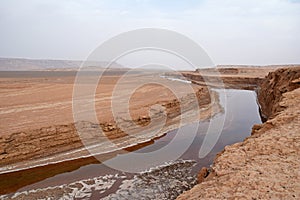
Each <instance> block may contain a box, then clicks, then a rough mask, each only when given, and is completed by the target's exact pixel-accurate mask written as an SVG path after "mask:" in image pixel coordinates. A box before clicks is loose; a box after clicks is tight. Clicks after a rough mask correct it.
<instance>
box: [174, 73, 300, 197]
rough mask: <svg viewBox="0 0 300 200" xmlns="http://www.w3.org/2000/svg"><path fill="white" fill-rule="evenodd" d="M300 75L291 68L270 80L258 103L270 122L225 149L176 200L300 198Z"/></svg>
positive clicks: (257, 126) (271, 76)
mask: <svg viewBox="0 0 300 200" xmlns="http://www.w3.org/2000/svg"><path fill="white" fill-rule="evenodd" d="M299 75H300V71H299V68H290V69H280V70H277V71H275V72H274V73H270V74H269V75H268V76H267V77H266V79H265V80H264V81H263V83H262V84H261V85H260V87H261V89H260V91H259V103H260V104H261V105H262V111H263V113H265V115H266V116H268V117H269V118H268V121H266V122H265V123H264V124H261V125H255V126H254V127H253V130H252V135H251V136H250V137H248V138H247V139H245V140H244V141H243V142H240V143H236V144H233V145H230V146H226V147H225V149H224V150H223V152H221V153H219V154H218V156H217V157H216V158H215V161H214V164H213V166H212V167H211V169H210V170H208V169H202V170H201V171H200V173H199V177H198V181H199V182H201V183H200V184H198V185H196V186H195V187H194V188H193V189H191V190H190V191H187V192H185V193H183V194H182V195H180V196H179V197H178V199H299V198H300V185H299V182H300V174H299V169H300V163H299V160H300V134H299V130H300V84H299ZM208 172H209V173H208Z"/></svg>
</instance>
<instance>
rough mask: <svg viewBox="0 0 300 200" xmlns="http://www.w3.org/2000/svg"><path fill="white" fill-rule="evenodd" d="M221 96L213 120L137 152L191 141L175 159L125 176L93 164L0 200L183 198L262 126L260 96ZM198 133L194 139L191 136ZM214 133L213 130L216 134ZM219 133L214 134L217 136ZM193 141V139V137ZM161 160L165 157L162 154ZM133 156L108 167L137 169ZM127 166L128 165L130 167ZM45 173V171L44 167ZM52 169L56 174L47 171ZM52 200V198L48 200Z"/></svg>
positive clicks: (238, 92) (235, 92)
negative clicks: (217, 160)
mask: <svg viewBox="0 0 300 200" xmlns="http://www.w3.org/2000/svg"><path fill="white" fill-rule="evenodd" d="M216 91H217V92H218V93H219V95H220V104H221V105H222V107H223V108H224V112H221V113H219V114H217V115H216V116H214V117H213V118H212V119H210V120H206V121H200V122H198V123H195V124H190V125H186V126H184V127H182V130H183V131H184V133H185V135H184V137H175V136H176V132H177V130H174V131H170V132H168V133H167V134H166V135H165V136H163V137H161V138H159V139H157V140H155V141H154V142H152V143H150V144H149V145H146V146H143V147H142V148H137V150H134V151H133V153H140V154H141V153H147V152H152V151H155V150H158V149H161V148H162V147H165V146H167V145H169V146H170V142H171V141H172V143H174V144H175V145H173V146H172V145H171V146H170V147H169V149H168V150H169V151H168V153H169V154H170V155H172V152H176V150H177V149H178V148H179V147H180V146H178V145H180V144H181V143H182V142H183V140H192V141H193V142H192V143H191V145H190V146H189V148H188V150H187V151H185V152H183V153H182V156H181V157H180V158H179V159H177V160H175V161H169V162H166V163H164V164H163V165H159V166H156V165H155V164H154V165H153V166H152V167H151V168H150V169H148V170H146V171H143V172H140V173H127V172H121V171H118V170H114V169H110V168H109V167H107V166H105V165H104V164H102V163H97V162H96V163H95V162H92V163H90V164H86V165H83V166H81V167H79V168H77V169H74V170H70V171H68V172H63V173H60V174H57V175H54V176H52V177H49V178H46V179H44V180H40V181H38V182H35V183H30V184H28V185H27V186H24V187H22V188H20V189H19V190H18V191H17V192H16V193H12V194H9V195H4V196H1V197H0V198H3V199H5V198H17V199H18V198H25V199H26V198H28V199H30V198H31V197H32V198H39V197H41V198H42V197H44V196H45V195H47V196H49V197H52V198H53V199H57V198H59V197H60V198H61V199H74V198H77V199H86V198H88V199H99V198H103V199H174V198H176V197H177V196H178V195H179V194H180V193H182V192H183V191H185V190H188V189H190V188H191V187H192V186H194V185H195V184H196V175H197V172H198V171H199V170H200V169H201V168H202V167H204V166H206V167H208V166H209V165H211V164H212V163H213V159H214V157H215V156H216V154H217V153H218V152H220V151H222V150H223V149H224V147H225V146H226V145H230V144H233V143H236V142H241V141H243V140H244V139H245V138H246V137H248V136H249V135H250V133H251V128H252V126H253V125H254V124H258V123H261V119H260V115H259V108H258V105H257V103H256V93H255V92H254V91H248V90H232V89H226V90H216ZM221 119H224V120H225V121H224V126H222V129H221V132H220V135H219V136H218V133H210V134H212V135H211V137H212V139H211V140H209V141H212V140H216V142H215V145H212V147H213V148H212V149H211V150H210V151H209V153H208V154H207V155H206V156H205V157H204V158H199V150H200V147H201V145H202V143H203V141H204V139H205V136H206V132H207V130H208V127H209V125H210V124H214V122H215V124H218V122H219V121H220V120H221ZM194 130H196V135H193V134H189V133H190V132H192V131H194ZM213 130H214V129H213ZM213 134H215V135H213ZM190 137H193V138H190ZM161 156H162V157H163V156H164V155H161ZM132 158H133V157H132V156H131V153H128V154H121V155H119V154H118V155H116V156H113V157H110V158H109V159H108V160H107V161H108V163H109V162H111V163H114V162H118V161H121V163H123V164H124V165H129V166H131V167H133V168H137V169H138V168H139V167H140V166H142V165H143V164H144V162H142V161H138V160H137V161H135V160H134V159H132ZM126 161H127V162H126ZM46 170H47V168H46ZM49 170H52V169H51V168H49ZM50 199H51V198H50Z"/></svg>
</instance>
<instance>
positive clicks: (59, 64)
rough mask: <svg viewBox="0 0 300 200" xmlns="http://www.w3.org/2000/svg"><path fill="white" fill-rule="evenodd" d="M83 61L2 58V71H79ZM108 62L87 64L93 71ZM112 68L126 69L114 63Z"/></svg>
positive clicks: (0, 67)
mask: <svg viewBox="0 0 300 200" xmlns="http://www.w3.org/2000/svg"><path fill="white" fill-rule="evenodd" d="M82 63H83V61H74V60H43V59H24V58H0V71H29V70H30V71H34V70H38V71H39V70H77V69H79V67H80V66H81V64H82ZM107 64H108V62H105V61H103V62H102V61H95V62H88V63H85V65H86V66H89V68H90V69H91V70H94V69H98V68H104V67H106V65H107ZM110 68H122V69H124V67H123V66H122V65H120V64H118V63H116V62H115V63H112V65H111V66H110Z"/></svg>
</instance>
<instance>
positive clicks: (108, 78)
mask: <svg viewBox="0 0 300 200" xmlns="http://www.w3.org/2000/svg"><path fill="white" fill-rule="evenodd" d="M120 77H121V76H120V75H112V74H111V73H110V75H105V76H102V78H101V80H100V82H99V85H98V87H97V90H96V96H95V110H96V115H97V117H98V120H99V122H98V123H95V122H93V123H91V122H88V121H87V122H83V121H80V122H76V124H77V127H75V125H74V119H73V113H72V93H73V86H74V75H70V76H67V75H64V76H57V75H55V76H53V75H49V76H46V77H44V76H43V77H35V76H32V77H30V76H29V77H25V78H24V77H23V76H21V77H2V78H1V79H0V94H1V96H0V117H1V122H0V130H1V133H0V144H1V147H0V166H1V167H2V168H1V171H3V170H4V171H5V170H6V169H8V168H14V167H16V166H14V167H12V166H8V164H13V163H16V162H20V161H22V162H23V161H25V162H26V160H28V159H34V160H36V159H38V158H44V157H48V156H50V155H55V156H53V159H54V160H51V161H52V162H58V161H59V160H64V159H66V158H65V156H63V155H60V156H58V155H57V154H59V153H64V152H66V151H71V150H75V149H79V148H82V141H81V138H82V136H81V138H80V137H79V136H78V134H77V129H78V126H79V127H80V129H81V128H82V129H86V130H87V129H88V131H86V132H88V133H87V134H86V135H87V137H91V136H90V135H93V136H95V135H96V134H97V129H96V128H95V127H96V126H98V125H99V124H100V127H101V128H102V129H103V131H104V132H103V133H104V135H105V136H106V137H108V138H109V139H119V138H122V139H119V140H116V141H114V142H115V144H116V145H117V146H118V147H119V148H123V147H127V146H129V145H134V144H136V143H138V142H145V141H149V140H150V139H152V138H155V137H159V136H161V135H162V134H163V133H164V132H166V131H168V130H171V129H174V128H177V127H179V126H180V125H183V124H186V123H190V122H193V121H196V120H200V119H207V118H209V117H210V116H211V115H213V114H214V113H217V112H219V111H220V108H219V107H218V102H217V100H218V99H217V96H215V95H216V94H214V93H212V94H210V93H209V91H208V89H207V88H206V87H203V86H199V85H195V84H187V83H184V82H179V81H170V80H167V79H165V78H161V77H160V74H158V73H144V74H132V75H129V76H128V77H127V78H126V79H125V80H124V81H123V82H122V84H121V85H122V88H121V89H120V90H118V91H117V92H115V93H114V95H112V94H113V91H114V88H115V87H116V85H117V83H118V81H120ZM140 84H142V86H140ZM137 85H138V87H137V88H135V90H129V89H128V88H132V87H133V88H134V86H137ZM87 86H88V85H87ZM166 86H172V88H173V89H172V88H171V89H170V88H167V87H166ZM187 87H189V88H190V89H191V90H190V91H188V92H187V89H186V88H187ZM189 92H191V94H193V93H195V95H196V97H195V98H194V99H193V98H191V96H190V94H189ZM128 94H130V95H129V96H130V98H129V99H127V100H126V98H124V97H125V96H127V95H128ZM175 94H176V96H175ZM211 97H213V98H214V100H213V101H212V104H213V105H212V104H211ZM112 98H114V100H116V101H117V103H118V104H117V107H118V108H119V107H121V108H122V109H126V106H124V105H127V104H128V107H129V112H130V116H129V118H128V116H127V118H126V117H123V118H122V113H120V112H119V113H116V115H117V117H119V118H121V120H123V121H121V122H120V123H119V124H116V122H115V120H116V118H113V114H112V110H111V108H112V105H111V102H112ZM195 99H196V100H198V102H194V100H195ZM153 105H160V107H159V108H158V109H156V110H155V109H154V108H153V107H152V106H153ZM181 106H182V107H183V110H180V108H181ZM195 106H200V108H201V109H202V110H201V115H198V114H197V113H195V112H194V109H195ZM162 107H164V109H163V110H160V109H162ZM149 110H150V111H151V110H152V116H151V118H150V116H149V115H150V114H151V113H149ZM153 110H154V111H153ZM121 111H122V110H121ZM162 111H165V112H166V113H165V114H164V112H162ZM164 115H166V120H167V121H166V124H165V125H164V126H163V128H162V129H161V130H160V131H159V133H153V134H148V135H147V133H145V134H144V135H142V136H141V137H140V140H139V141H137V139H134V138H132V137H130V136H128V135H127V133H126V132H124V131H123V129H122V127H121V126H123V128H124V127H125V128H128V129H131V127H133V126H137V127H141V128H143V127H147V125H148V124H150V125H151V120H152V121H153V122H155V120H157V121H161V118H162V117H163V116H164ZM196 115H197V116H196ZM182 116H184V117H183V120H182V119H181V117H182ZM180 123H183V124H180ZM78 124H79V125H78ZM153 124H154V128H155V123H153ZM120 127H121V128H120ZM76 128H77V129H76ZM150 128H151V127H150ZM152 128H153V127H152ZM141 130H142V129H141ZM141 130H140V129H136V130H134V131H135V132H138V133H139V134H141ZM131 131H132V130H131ZM88 134H90V135H88ZM84 137H85V136H84ZM95 137H96V136H95ZM90 140H91V141H92V140H93V138H90ZM102 146H104V147H106V146H105V145H103V144H102ZM104 147H103V148H102V149H100V150H97V152H98V153H101V152H99V151H112V150H113V149H109V148H104ZM83 151H84V149H81V150H80V151H79V152H78V151H76V152H73V151H72V152H71V153H69V154H68V155H69V157H68V158H67V159H72V158H76V157H82V156H88V153H87V152H86V151H84V153H83ZM48 160H50V158H49V159H48ZM43 162H45V160H44V161H43ZM29 163H34V161H33V160H31V161H30V162H29ZM36 164H37V165H39V164H41V163H40V162H36ZM22 165H23V164H22ZM28 165H30V164H28V162H27V163H26V165H23V166H26V167H28Z"/></svg>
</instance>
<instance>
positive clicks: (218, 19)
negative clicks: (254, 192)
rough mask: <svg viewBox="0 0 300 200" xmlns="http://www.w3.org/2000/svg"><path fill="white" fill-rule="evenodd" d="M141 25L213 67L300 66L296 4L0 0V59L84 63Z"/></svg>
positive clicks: (267, 0) (299, 6)
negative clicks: (203, 55) (169, 34)
mask: <svg viewBox="0 0 300 200" xmlns="http://www.w3.org/2000/svg"><path fill="white" fill-rule="evenodd" d="M145 27H153V28H166V29H170V30H174V31H177V32H179V33H182V34H184V35H186V36H188V37H190V38H191V39H193V40H194V41H196V42H197V43H199V44H200V45H201V46H202V47H203V48H204V49H205V50H206V51H207V53H208V54H209V56H210V57H211V58H212V59H213V61H214V62H215V63H216V64H282V63H300V37H299V35H300V1H297V0H198V1H196V0H98V1H97V0H73V1H71V0H43V1H40V0H26V1H24V0H1V1H0V57H23V58H52V59H81V60H83V59H86V57H87V56H88V55H89V53H90V52H91V51H92V50H93V49H95V48H96V47H97V46H98V45H99V44H101V43H102V42H103V41H105V40H107V39H109V38H110V37H112V36H114V35H117V34H119V33H122V32H124V31H129V30H132V29H137V28H145Z"/></svg>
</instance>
